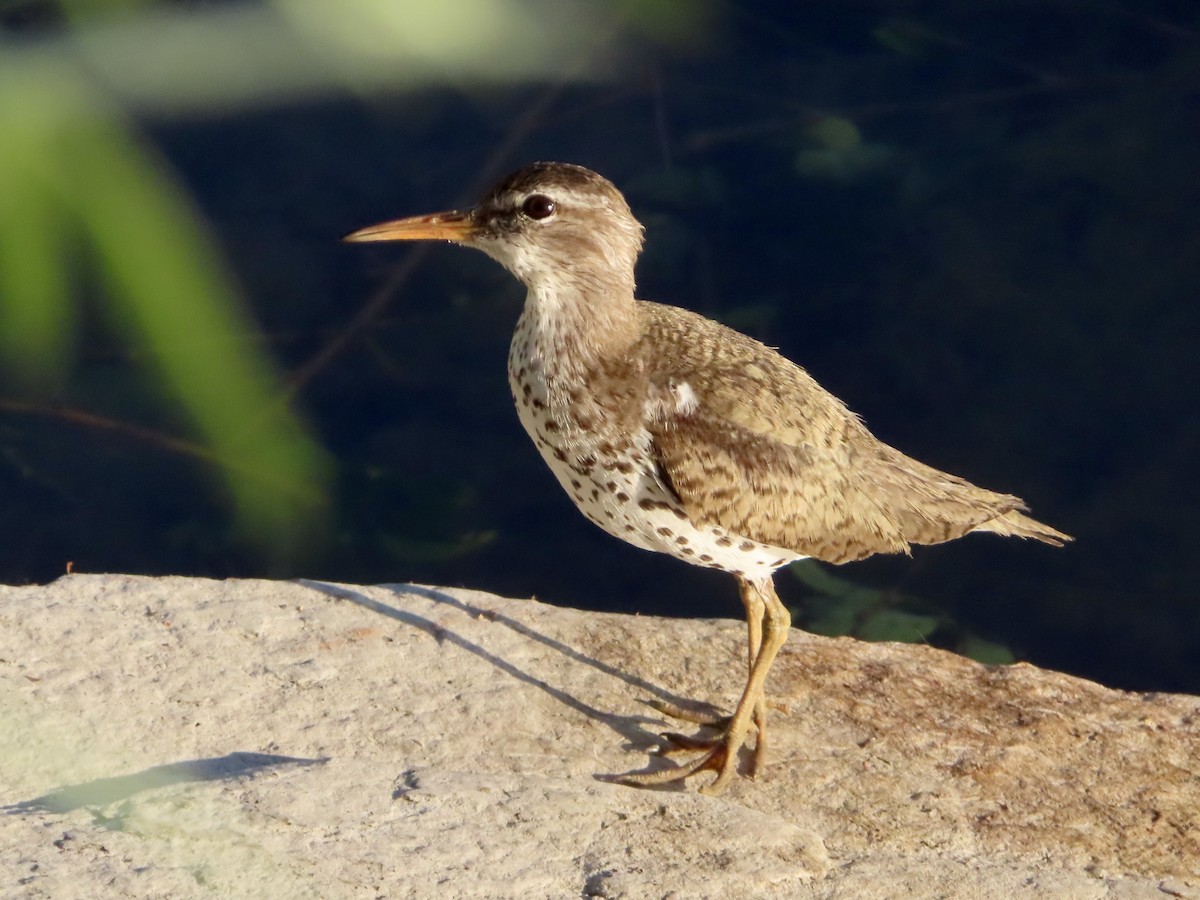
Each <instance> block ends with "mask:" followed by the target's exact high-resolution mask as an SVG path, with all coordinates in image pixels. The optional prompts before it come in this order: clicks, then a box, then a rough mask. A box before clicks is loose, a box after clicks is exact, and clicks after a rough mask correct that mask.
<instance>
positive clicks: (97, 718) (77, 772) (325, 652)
mask: <svg viewBox="0 0 1200 900" xmlns="http://www.w3.org/2000/svg"><path fill="white" fill-rule="evenodd" d="M744 652H745V651H744V626H742V625H740V624H739V623H737V622H735V621H719V622H715V621H683V620H667V619H656V618H638V617H629V616H617V615H603V614H597V613H585V612H578V611H574V610H569V609H560V608H556V607H552V606H546V605H543V604H540V603H536V602H533V601H528V600H506V599H502V598H499V597H495V596H491V595H488V594H482V593H476V592H472V591H465V590H451V589H443V588H425V587H414V586H409V585H387V586H379V587H369V588H363V587H351V586H342V585H331V584H324V583H318V582H288V583H281V582H267V581H207V580H201V579H191V578H141V577H130V576H122V575H109V576H100V575H71V576H67V577H64V578H62V579H60V580H59V581H57V582H55V583H54V584H51V585H48V586H44V587H0V679H2V688H0V722H2V723H3V727H0V805H3V807H4V809H3V815H0V896H3V897H45V898H55V900H61V898H72V897H80V898H82V897H89V898H109V897H198V896H210V897H273V898H274V897H321V898H342V897H346V898H360V897H361V898H367V897H426V896H445V897H609V898H616V897H629V898H641V897H654V898H657V897H666V896H673V897H680V898H682V897H764V896H778V897H802V898H807V897H813V898H817V897H855V898H872V897H881V898H882V897H888V898H901V897H964V898H965V897H970V898H1005V900H1007V898H1014V897H1056V898H1102V897H1105V898H1109V897H1111V898H1140V897H1146V898H1156V900H1161V898H1165V897H1200V698H1196V697H1187V696H1170V695H1134V694H1126V693H1120V692H1117V691H1111V690H1107V689H1105V688H1102V687H1100V686H1098V685H1095V684H1092V683H1090V682H1086V681H1082V680H1079V679H1076V678H1071V677H1068V676H1065V675H1059V674H1055V673H1052V672H1046V671H1042V670H1038V669H1035V668H1032V667H1030V666H1025V665H1017V666H1011V667H1005V668H994V667H985V666H982V665H979V664H976V663H973V662H970V661H968V660H965V659H962V658H959V657H956V656H953V655H951V654H948V653H944V652H941V651H938V650H933V649H930V648H926V647H921V646H911V645H897V644H864V643H860V642H858V641H854V640H850V639H838V640H830V639H826V638H818V637H813V636H810V635H806V634H804V633H802V632H799V631H796V632H794V633H793V634H792V637H791V639H790V640H789V642H788V644H787V646H786V647H785V648H784V650H783V652H782V654H781V656H780V658H779V661H778V663H777V664H776V667H775V669H774V671H773V673H772V679H771V683H770V690H771V693H772V696H773V697H774V698H776V699H778V700H781V701H784V702H785V703H786V704H787V706H788V707H789V708H790V712H789V713H788V714H781V713H776V714H775V715H774V717H773V719H772V731H771V733H770V736H771V745H770V746H771V751H770V760H769V762H768V766H767V769H766V771H765V772H764V773H762V774H761V775H760V777H759V779H758V781H757V782H751V781H748V780H744V779H743V780H739V781H738V782H736V783H735V784H734V785H733V786H732V787H731V788H730V790H729V791H727V792H726V793H725V794H724V795H722V796H720V797H716V798H710V797H705V796H702V795H699V794H697V793H696V792H695V787H696V784H697V783H698V780H697V779H692V781H691V783H689V785H688V787H687V789H686V790H677V789H671V790H653V791H651V790H638V789H633V788H628V787H622V786H618V785H613V784H610V783H606V782H605V781H603V780H601V779H599V778H598V777H597V776H598V775H603V774H605V773H616V772H624V771H628V770H631V769H640V768H644V767H646V766H648V765H650V766H659V765H663V764H665V763H664V761H663V760H662V759H660V758H658V757H655V756H652V755H650V753H649V751H650V749H651V748H653V747H654V746H655V745H656V744H657V737H656V736H657V733H658V732H659V731H662V730H664V729H669V728H675V729H678V728H679V725H678V723H675V724H672V723H668V722H664V721H663V720H662V718H661V717H660V716H659V715H658V714H657V713H655V712H654V711H653V710H652V709H650V708H649V707H648V706H647V705H646V703H645V701H647V700H650V699H654V698H661V699H667V700H671V701H686V700H687V699H688V698H691V697H696V698H704V699H711V700H714V701H716V702H718V703H720V704H722V705H724V706H726V707H731V706H732V704H733V702H734V701H735V699H736V694H737V692H738V690H739V689H740V687H741V678H742V667H743V654H744ZM704 777H711V776H704Z"/></svg>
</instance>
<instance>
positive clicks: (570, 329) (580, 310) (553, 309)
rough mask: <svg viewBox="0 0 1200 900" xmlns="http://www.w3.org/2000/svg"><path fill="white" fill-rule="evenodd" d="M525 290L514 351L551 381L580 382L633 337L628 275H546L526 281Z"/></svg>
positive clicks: (634, 326)
mask: <svg viewBox="0 0 1200 900" xmlns="http://www.w3.org/2000/svg"><path fill="white" fill-rule="evenodd" d="M528 288H529V292H528V294H527V295H526V297H525V309H524V311H523V312H522V314H521V321H520V322H519V323H518V326H517V333H516V334H515V335H514V342H513V350H514V353H515V355H518V356H520V357H523V358H524V360H525V361H527V362H528V363H530V364H532V365H533V366H535V367H536V368H538V369H540V370H541V371H542V372H544V373H545V374H546V375H547V376H549V377H552V378H554V379H555V380H559V381H562V382H578V381H581V380H584V379H586V377H587V375H588V373H589V372H594V371H596V370H597V369H598V368H601V367H603V366H604V365H605V363H606V362H608V361H611V360H614V359H617V358H619V357H620V356H621V355H622V354H624V353H627V352H628V350H629V348H630V347H632V346H633V344H634V343H635V342H636V341H637V336H638V324H637V321H638V320H637V301H636V300H634V296H633V278H632V276H631V277H629V278H627V279H625V278H604V279H602V278H594V277H593V278H589V277H587V275H586V273H579V272H575V273H572V276H571V277H569V278H565V277H560V276H559V275H557V274H551V275H550V276H548V277H546V278H541V279H534V280H531V281H530V282H529V283H528Z"/></svg>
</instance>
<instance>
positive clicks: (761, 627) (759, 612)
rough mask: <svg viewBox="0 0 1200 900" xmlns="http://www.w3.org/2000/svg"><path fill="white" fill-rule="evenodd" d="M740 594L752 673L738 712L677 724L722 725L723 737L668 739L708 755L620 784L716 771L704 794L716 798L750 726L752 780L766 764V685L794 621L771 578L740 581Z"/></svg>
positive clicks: (733, 767)
mask: <svg viewBox="0 0 1200 900" xmlns="http://www.w3.org/2000/svg"><path fill="white" fill-rule="evenodd" d="M738 589H739V592H740V593H741V597H742V603H743V605H744V606H745V607H746V623H747V626H748V629H749V635H748V637H749V652H748V654H747V656H748V660H749V668H750V672H749V677H748V678H747V680H746V687H745V690H743V691H742V696H741V699H740V700H739V701H738V705H737V708H736V709H735V710H734V713H733V715H732V716H731V717H730V718H729V719H727V720H710V719H708V718H707V717H703V716H697V715H694V714H691V713H686V712H685V713H684V714H683V715H682V716H679V718H684V719H687V720H690V721H698V722H701V723H702V724H709V723H710V722H713V721H716V722H720V723H721V724H723V725H724V728H723V731H722V733H721V735H720V736H719V737H717V738H716V739H715V740H702V739H695V738H679V737H677V736H669V737H672V738H673V739H675V742H676V743H677V744H678V745H679V746H681V747H683V748H684V749H707V752H706V753H704V754H703V755H701V756H700V757H699V758H697V759H695V760H693V761H691V762H690V763H687V764H685V765H683V766H680V767H678V768H675V769H667V770H665V771H662V772H647V773H644V774H639V775H626V776H622V777H621V778H620V779H619V780H620V781H622V782H624V783H626V784H633V785H654V784H666V783H668V782H672V781H681V780H682V779H684V778H687V777H688V776H689V775H694V774H695V773H696V772H701V771H704V770H705V769H713V770H715V771H716V772H717V778H716V780H715V781H713V783H712V784H710V785H708V786H707V787H704V788H701V789H700V790H701V792H702V793H705V794H718V793H720V792H721V791H723V790H724V789H725V787H726V786H727V785H728V783H729V780H730V778H732V777H733V773H734V772H735V771H737V755H738V750H740V749H741V747H742V745H743V744H744V743H745V742H746V736H747V734H748V733H749V731H750V726H751V725H752V724H753V725H754V727H755V730H756V731H757V732H758V739H757V741H756V742H755V747H754V762H753V764H752V768H751V774H752V775H753V774H756V773H757V772H758V770H759V768H760V766H761V763H762V762H763V759H764V754H765V751H766V742H767V701H766V691H765V690H764V685H765V684H766V680H767V673H768V672H770V670H771V664H772V663H773V662H774V661H775V656H776V655H777V654H778V653H779V648H780V647H782V646H783V644H784V641H786V640H787V635H788V629H789V628H790V627H791V623H792V619H791V615H790V614H789V613H788V610H787V607H786V606H784V605H783V603H782V602H781V601H780V599H779V597H778V595H777V594H776V593H775V585H774V583H773V582H772V580H771V578H770V577H767V578H764V579H762V580H761V581H757V582H754V581H749V580H748V579H744V578H740V577H739V578H738ZM656 706H657V707H658V708H659V709H661V710H663V711H664V712H667V713H668V714H671V715H674V714H675V713H676V712H683V711H681V710H676V709H675V708H674V707H671V706H670V705H668V704H656Z"/></svg>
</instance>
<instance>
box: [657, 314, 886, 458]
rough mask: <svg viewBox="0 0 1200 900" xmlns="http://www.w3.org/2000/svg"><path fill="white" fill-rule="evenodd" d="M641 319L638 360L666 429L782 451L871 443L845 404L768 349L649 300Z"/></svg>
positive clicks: (716, 324) (715, 324) (834, 448)
mask: <svg viewBox="0 0 1200 900" xmlns="http://www.w3.org/2000/svg"><path fill="white" fill-rule="evenodd" d="M638 313H639V316H640V318H641V329H640V338H639V342H638V346H637V347H636V348H635V352H634V357H635V358H636V360H637V364H638V366H639V367H640V369H641V370H642V372H643V373H644V376H645V379H646V383H647V385H648V390H649V391H650V393H651V396H652V398H654V397H658V398H660V399H661V400H662V401H663V408H662V410H661V412H662V414H661V415H660V416H659V417H658V418H659V419H660V421H661V422H662V424H664V425H668V426H670V427H683V428H686V427H688V425H689V424H691V425H695V426H706V427H708V428H713V427H715V428H719V429H723V430H726V431H728V430H744V431H746V432H748V433H750V434H752V435H755V436H757V437H758V438H759V439H761V440H763V441H766V442H770V443H772V444H777V445H779V448H780V449H781V450H782V449H783V448H788V447H790V448H794V449H797V450H799V449H805V448H807V450H809V451H811V450H814V449H816V450H824V451H827V452H830V453H836V451H837V450H838V449H839V448H841V447H844V446H845V445H846V444H847V442H851V443H852V442H854V441H855V440H867V439H871V438H870V435H869V433H868V432H867V431H866V429H865V427H864V426H863V425H862V422H861V420H860V419H859V418H858V416H856V415H855V414H854V413H853V412H851V411H850V410H849V409H848V408H847V407H846V405H845V404H844V403H842V402H841V401H840V400H839V399H838V398H837V397H835V396H834V395H833V394H831V393H829V392H828V391H827V390H825V389H824V388H823V387H821V385H820V384H818V383H817V381H816V380H815V379H814V378H813V377H812V376H811V375H809V374H808V372H806V371H805V370H804V369H803V368H801V367H800V366H798V365H796V364H795V363H793V362H791V361H790V360H788V359H787V358H785V357H784V356H782V355H781V354H780V353H779V352H778V351H776V350H774V349H773V348H771V347H768V346H767V345H765V344H763V343H762V342H760V341H757V340H755V339H754V338H751V337H749V336H747V335H745V334H742V333H741V332H739V331H735V330H734V329H732V328H729V327H728V326H725V325H722V324H720V323H719V322H715V321H713V320H712V319H708V318H705V317H704V316H702V315H700V314H698V313H694V312H691V311H689V310H686V309H681V308H679V307H674V306H666V305H663V304H658V303H650V302H648V301H642V302H640V303H639V304H638ZM652 412H653V410H652ZM671 413H675V414H674V415H671Z"/></svg>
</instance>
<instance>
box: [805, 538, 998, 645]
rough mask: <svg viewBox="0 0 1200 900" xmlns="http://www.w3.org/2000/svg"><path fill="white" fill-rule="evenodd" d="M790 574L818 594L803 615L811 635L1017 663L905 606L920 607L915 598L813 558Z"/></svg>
mask: <svg viewBox="0 0 1200 900" xmlns="http://www.w3.org/2000/svg"><path fill="white" fill-rule="evenodd" d="M788 571H789V572H791V573H792V575H794V576H795V577H796V579H797V580H799V581H800V582H802V583H803V584H804V585H805V586H806V587H808V588H809V589H810V590H811V591H812V593H811V594H810V595H809V596H808V597H807V598H806V599H805V604H804V611H803V615H801V616H798V619H799V620H800V624H802V626H803V627H804V628H805V629H806V630H808V631H811V632H814V633H816V634H824V635H827V636H830V637H834V636H840V635H852V636H854V637H857V638H860V639H861V640H864V641H900V642H903V643H910V644H912V643H930V644H938V645H942V646H947V647H948V648H949V649H953V650H954V651H955V652H956V653H960V654H962V655H963V656H966V657H969V658H970V659H973V660H975V661H976V662H981V663H987V664H991V665H1006V664H1008V663H1011V662H1015V660H1016V657H1015V656H1014V655H1013V653H1012V651H1010V650H1009V649H1008V648H1007V647H1005V646H1003V645H1002V644H997V643H993V642H992V641H988V640H984V639H983V638H981V637H979V636H978V635H975V634H972V633H971V632H969V631H965V630H964V629H963V628H962V627H961V626H958V625H956V623H955V622H953V621H952V620H951V619H950V618H949V617H947V616H945V615H934V614H929V613H921V612H916V611H914V610H913V609H911V608H909V609H902V608H899V607H900V606H907V607H913V606H916V605H918V604H917V603H916V601H914V600H913V599H912V598H906V597H902V596H899V595H897V594H895V593H894V592H889V591H882V590H879V589H877V588H870V587H864V586H862V585H858V584H855V583H854V582H852V581H849V580H847V579H845V578H840V577H838V576H837V575H834V574H832V573H831V572H830V571H829V569H828V568H826V567H824V566H822V565H821V564H820V563H818V562H816V561H814V560H811V559H808V560H802V561H801V562H797V563H793V564H792V565H791V566H789V567H788Z"/></svg>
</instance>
